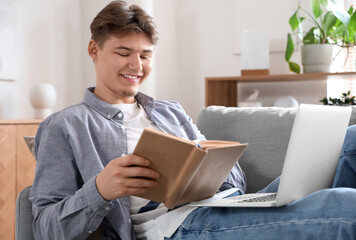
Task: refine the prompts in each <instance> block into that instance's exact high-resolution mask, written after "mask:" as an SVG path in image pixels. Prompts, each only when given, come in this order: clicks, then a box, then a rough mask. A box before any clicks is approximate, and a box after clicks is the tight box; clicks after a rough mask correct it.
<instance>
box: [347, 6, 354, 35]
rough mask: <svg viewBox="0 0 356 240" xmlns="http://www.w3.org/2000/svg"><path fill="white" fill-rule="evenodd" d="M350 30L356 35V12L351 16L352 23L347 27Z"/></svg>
mask: <svg viewBox="0 0 356 240" xmlns="http://www.w3.org/2000/svg"><path fill="white" fill-rule="evenodd" d="M347 27H349V28H350V30H352V31H353V32H354V33H356V11H354V12H353V13H352V15H351V18H350V23H349V25H348V26H347Z"/></svg>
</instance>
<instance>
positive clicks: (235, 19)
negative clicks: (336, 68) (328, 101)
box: [154, 0, 326, 120]
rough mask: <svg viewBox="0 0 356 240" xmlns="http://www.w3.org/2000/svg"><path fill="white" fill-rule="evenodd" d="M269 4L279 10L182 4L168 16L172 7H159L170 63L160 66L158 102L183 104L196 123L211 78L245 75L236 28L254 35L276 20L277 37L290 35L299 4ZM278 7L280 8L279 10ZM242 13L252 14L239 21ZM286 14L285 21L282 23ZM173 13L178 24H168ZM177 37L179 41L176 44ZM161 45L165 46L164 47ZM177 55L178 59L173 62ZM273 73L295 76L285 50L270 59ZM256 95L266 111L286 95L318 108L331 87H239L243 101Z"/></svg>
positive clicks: (234, 3) (209, 0)
mask: <svg viewBox="0 0 356 240" xmlns="http://www.w3.org/2000/svg"><path fill="white" fill-rule="evenodd" d="M256 1H257V2H258V0H255V2H256ZM286 1H288V3H289V4H290V7H289V5H288V4H286V3H285V2H286ZM170 2H172V1H170ZM268 2H273V3H274V4H272V5H268V4H267V5H266V4H263V7H264V8H261V9H259V8H258V7H255V8H251V9H248V8H246V7H244V6H246V1H243V0H224V1H219V0H195V1H191V0H179V1H178V0H177V1H175V2H174V3H173V4H175V5H176V10H171V9H169V8H168V13H166V14H164V13H165V12H166V11H167V8H166V6H162V7H161V8H160V6H161V2H160V1H158V3H157V5H156V1H155V2H154V3H155V8H156V7H157V8H158V9H155V13H156V14H157V15H156V16H157V18H158V19H157V20H158V21H157V24H158V27H159V28H161V31H160V35H161V39H160V42H159V46H158V47H157V52H156V58H157V59H161V61H165V62H164V63H161V62H157V85H158V86H162V88H160V87H159V88H158V89H157V96H158V97H159V98H162V99H175V100H178V101H179V102H180V103H181V104H182V105H183V107H184V108H185V109H186V111H187V112H188V114H189V115H191V116H192V118H193V119H194V120H195V119H196V118H197V116H198V114H199V112H200V111H201V109H202V108H203V107H204V104H205V100H204V99H205V85H204V79H205V77H213V76H239V75H240V71H241V68H240V66H241V62H240V57H241V55H238V54H235V53H234V48H235V47H236V46H235V42H234V41H235V40H236V36H235V34H236V25H238V26H240V25H241V29H254V28H256V26H259V25H262V24H259V23H262V22H268V19H271V18H274V19H273V22H279V23H280V26H277V27H275V26H271V28H272V30H273V32H272V33H275V34H276V35H279V36H283V35H285V36H286V34H287V31H289V25H288V18H289V16H291V15H292V13H293V12H294V11H295V9H296V6H297V4H298V2H297V0H274V1H268ZM277 3H280V4H279V5H276V4H277ZM173 4H172V5H173ZM248 5H250V4H248ZM281 6H282V7H283V8H282V9H281ZM237 7H241V8H243V10H244V11H246V12H247V13H246V14H244V15H243V16H239V15H237V12H239V11H240V9H237ZM238 10H239V11H238ZM281 11H283V13H284V14H283V15H284V16H285V19H281V18H280V17H279V16H280V15H281V14H279V13H280V12H281ZM170 13H173V14H172V15H173V16H174V17H175V18H174V20H172V19H171V20H169V18H167V15H168V17H169V16H170V15H169V14H170ZM248 16H250V17H249V18H247V17H248ZM276 16H277V17H276ZM159 17H162V18H164V19H160V18H159ZM276 18H277V19H276ZM167 19H168V23H167V25H168V24H171V25H170V26H171V27H168V26H167V25H166V24H165V23H166V22H167ZM263 25H265V24H263ZM172 29H173V30H172ZM166 35H168V36H169V37H168V38H167V37H166ZM172 36H174V38H175V41H174V40H173V41H172V38H173V37H172ZM272 38H273V35H272ZM274 40H276V39H275V38H274ZM277 40H279V41H284V39H277ZM160 44H163V47H162V46H160ZM161 47H162V48H161ZM282 49H284V46H283V47H282ZM167 50H169V51H167ZM171 54H173V55H172V56H170V55H171ZM299 55H300V51H299V52H296V53H295V54H294V57H293V58H294V60H295V61H297V62H300V56H299ZM167 58H168V59H169V58H170V59H172V61H171V64H172V65H170V64H169V63H167V61H166V60H165V59H167ZM158 61H160V60H158ZM160 64H162V65H160ZM270 73H271V74H285V73H290V72H289V70H288V65H287V63H286V62H285V61H284V51H283V50H282V51H281V52H271V53H270ZM162 76H166V77H162ZM254 89H259V90H260V97H259V100H261V101H262V102H263V105H264V106H271V105H272V104H273V102H274V100H275V99H276V98H278V97H279V96H283V95H292V96H294V97H295V98H296V99H297V100H298V101H299V102H309V103H318V100H319V99H320V98H321V97H323V96H325V95H326V82H320V81H319V82H314V81H313V82H307V83H293V82H290V83H265V84H261V83H258V84H245V83H244V84H240V85H239V93H238V96H239V100H243V99H245V98H246V97H247V96H248V95H249V94H251V93H252V92H253V90H254Z"/></svg>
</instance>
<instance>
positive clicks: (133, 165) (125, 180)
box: [96, 155, 159, 201]
mask: <svg viewBox="0 0 356 240" xmlns="http://www.w3.org/2000/svg"><path fill="white" fill-rule="evenodd" d="M149 165H150V162H149V161H148V160H147V159H144V158H142V157H138V156H135V155H129V156H125V157H120V158H115V159H114V160H112V161H110V162H109V163H108V165H107V166H106V167H105V168H104V169H103V171H102V172H101V173H100V174H99V175H98V176H97V177H96V187H97V188H98V191H99V193H100V195H101V196H102V197H103V198H104V199H105V200H107V201H109V200H113V199H116V198H120V197H124V196H128V195H134V194H138V193H144V192H147V191H148V190H149V188H151V187H155V186H157V180H156V179H157V178H158V177H159V173H158V172H156V171H154V170H152V169H149V168H148V166H149Z"/></svg>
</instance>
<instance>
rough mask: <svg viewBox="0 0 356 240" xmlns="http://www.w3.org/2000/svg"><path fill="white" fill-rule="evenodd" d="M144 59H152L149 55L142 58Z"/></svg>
mask: <svg viewBox="0 0 356 240" xmlns="http://www.w3.org/2000/svg"><path fill="white" fill-rule="evenodd" d="M140 57H141V58H142V59H150V58H151V56H149V55H147V56H140Z"/></svg>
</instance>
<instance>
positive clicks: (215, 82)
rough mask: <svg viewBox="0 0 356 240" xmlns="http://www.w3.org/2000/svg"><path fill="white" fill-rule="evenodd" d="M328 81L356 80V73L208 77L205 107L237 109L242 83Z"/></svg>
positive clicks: (206, 79)
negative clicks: (240, 84)
mask: <svg viewBox="0 0 356 240" xmlns="http://www.w3.org/2000/svg"><path fill="white" fill-rule="evenodd" d="M328 79H341V80H344V79H352V80H356V72H343V73H306V74H284V75H256V76H239V77H208V78H205V106H206V107H207V106H210V105H221V106H226V107H236V106H237V99H238V98H237V93H238V83H240V82H243V83H249V82H250V83H253V82H263V83H268V82H293V81H294V82H300V81H319V80H328Z"/></svg>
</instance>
